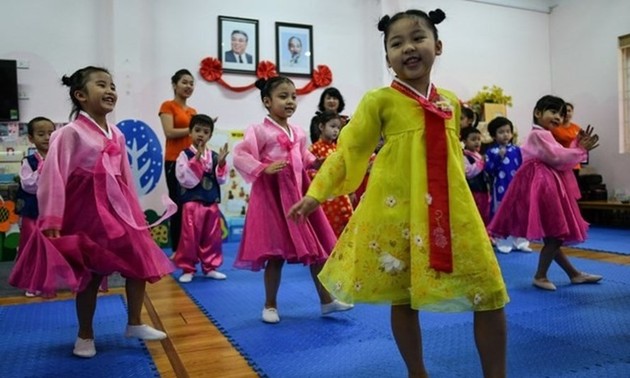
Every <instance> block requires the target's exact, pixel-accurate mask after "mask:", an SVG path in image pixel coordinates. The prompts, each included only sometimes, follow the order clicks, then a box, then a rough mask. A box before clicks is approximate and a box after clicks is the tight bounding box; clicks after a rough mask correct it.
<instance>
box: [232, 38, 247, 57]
mask: <svg viewBox="0 0 630 378" xmlns="http://www.w3.org/2000/svg"><path fill="white" fill-rule="evenodd" d="M230 42H231V45H232V50H233V51H234V52H235V53H237V54H239V55H242V54H244V53H245V50H246V49H247V36H246V35H245V34H242V33H232V37H231V40H230Z"/></svg>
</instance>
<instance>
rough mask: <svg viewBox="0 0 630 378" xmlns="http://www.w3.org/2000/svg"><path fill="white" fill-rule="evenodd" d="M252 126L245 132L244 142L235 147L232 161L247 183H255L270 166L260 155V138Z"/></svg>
mask: <svg viewBox="0 0 630 378" xmlns="http://www.w3.org/2000/svg"><path fill="white" fill-rule="evenodd" d="M255 127H256V126H252V127H250V128H249V129H247V131H246V132H245V137H244V138H243V140H242V141H241V142H240V143H239V144H237V145H236V146H234V150H233V152H232V153H233V155H232V161H233V163H234V168H236V170H237V171H238V172H239V173H240V174H241V176H243V179H244V180H245V181H247V182H250V183H251V182H254V181H256V179H257V178H258V176H260V174H261V173H262V172H263V171H264V170H265V168H267V166H268V165H269V164H268V163H266V162H263V161H262V160H261V159H262V158H261V155H260V148H261V147H262V146H259V144H260V143H259V142H260V141H259V140H258V136H257V135H256V131H255V130H254V128H255Z"/></svg>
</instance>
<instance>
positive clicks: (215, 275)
mask: <svg viewBox="0 0 630 378" xmlns="http://www.w3.org/2000/svg"><path fill="white" fill-rule="evenodd" d="M204 277H207V278H212V279H213V280H224V279H226V278H227V276H226V275H225V274H223V273H221V272H219V271H216V270H211V271H209V272H208V273H206V274H204Z"/></svg>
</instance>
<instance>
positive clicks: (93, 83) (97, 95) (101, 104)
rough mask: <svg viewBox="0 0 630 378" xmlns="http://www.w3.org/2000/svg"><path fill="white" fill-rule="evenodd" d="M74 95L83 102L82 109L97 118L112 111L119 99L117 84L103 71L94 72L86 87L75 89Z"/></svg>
mask: <svg viewBox="0 0 630 378" xmlns="http://www.w3.org/2000/svg"><path fill="white" fill-rule="evenodd" d="M74 96H75V97H76V99H77V100H78V101H79V103H81V109H83V111H85V112H86V113H88V114H89V115H90V116H91V117H92V118H95V119H96V118H98V117H102V116H105V115H106V114H108V113H110V112H112V111H113V110H114V107H115V106H116V101H117V100H118V94H117V93H116V84H114V81H113V80H112V77H111V76H110V75H109V74H108V73H106V72H102V71H96V72H92V73H91V74H90V75H89V78H88V80H87V82H86V84H85V87H84V88H83V89H81V90H77V91H75V92H74Z"/></svg>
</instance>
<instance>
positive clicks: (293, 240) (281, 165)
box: [233, 76, 352, 323]
mask: <svg viewBox="0 0 630 378" xmlns="http://www.w3.org/2000/svg"><path fill="white" fill-rule="evenodd" d="M256 86H257V87H258V88H260V90H261V92H260V96H261V98H262V102H263V104H264V106H265V108H266V109H267V111H268V112H269V114H268V115H267V117H265V119H264V120H263V122H262V123H261V124H258V125H253V126H251V127H249V128H248V129H247V131H246V132H245V137H244V140H243V141H242V142H241V143H239V144H237V145H236V146H235V147H234V158H233V162H234V167H235V168H236V169H237V170H238V171H239V172H240V174H241V175H242V176H243V178H244V179H245V180H246V181H248V182H251V183H252V188H251V192H250V199H249V206H248V208H247V215H246V216H245V225H244V228H243V235H242V239H241V244H240V247H239V251H238V255H237V257H236V261H235V262H234V266H235V267H236V268H241V269H250V270H253V271H258V270H260V269H262V268H264V269H265V296H266V298H265V305H264V308H263V312H262V320H263V322H265V323H278V322H279V321H280V317H279V315H278V310H277V308H278V305H277V302H276V297H277V294H278V288H279V286H280V277H281V274H282V266H283V265H284V263H285V261H286V262H289V263H301V264H304V265H308V266H309V267H310V270H311V275H312V277H313V282H314V283H315V286H316V288H317V293H318V294H319V298H320V302H321V311H322V314H323V315H325V314H328V313H331V312H336V311H344V310H349V309H350V308H352V306H350V305H347V304H345V303H342V302H340V301H337V300H335V299H333V298H332V297H331V296H330V294H329V293H328V291H326V289H324V288H323V286H322V285H321V283H320V282H319V280H318V279H317V274H318V273H319V272H320V270H321V268H322V266H323V264H324V262H325V261H326V259H327V258H328V254H329V253H330V251H332V249H333V246H334V245H335V242H336V241H337V239H336V238H335V234H334V233H333V231H332V229H331V227H330V225H329V224H328V220H327V219H326V216H325V215H324V212H323V211H321V210H319V211H317V212H316V213H314V214H313V215H311V216H310V218H309V219H308V220H307V221H306V222H304V223H300V224H296V223H295V222H291V221H289V220H288V219H287V217H286V214H287V212H288V211H289V209H290V208H291V206H292V205H293V204H294V203H295V202H297V201H299V200H300V199H301V198H302V196H303V195H304V193H305V192H306V189H307V188H308V185H309V183H310V180H309V179H308V175H307V173H306V168H308V167H311V166H313V165H316V158H315V156H314V155H313V154H311V153H310V152H309V151H308V149H307V148H306V134H305V133H304V132H303V131H302V130H301V129H300V128H299V127H296V126H293V125H290V124H289V123H288V119H289V117H291V116H292V115H293V113H295V110H296V108H297V101H296V96H297V95H296V91H295V85H294V84H293V82H292V81H291V80H290V79H289V78H287V77H283V76H278V77H273V78H271V79H269V80H268V81H265V80H264V79H261V80H259V81H257V82H256Z"/></svg>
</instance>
